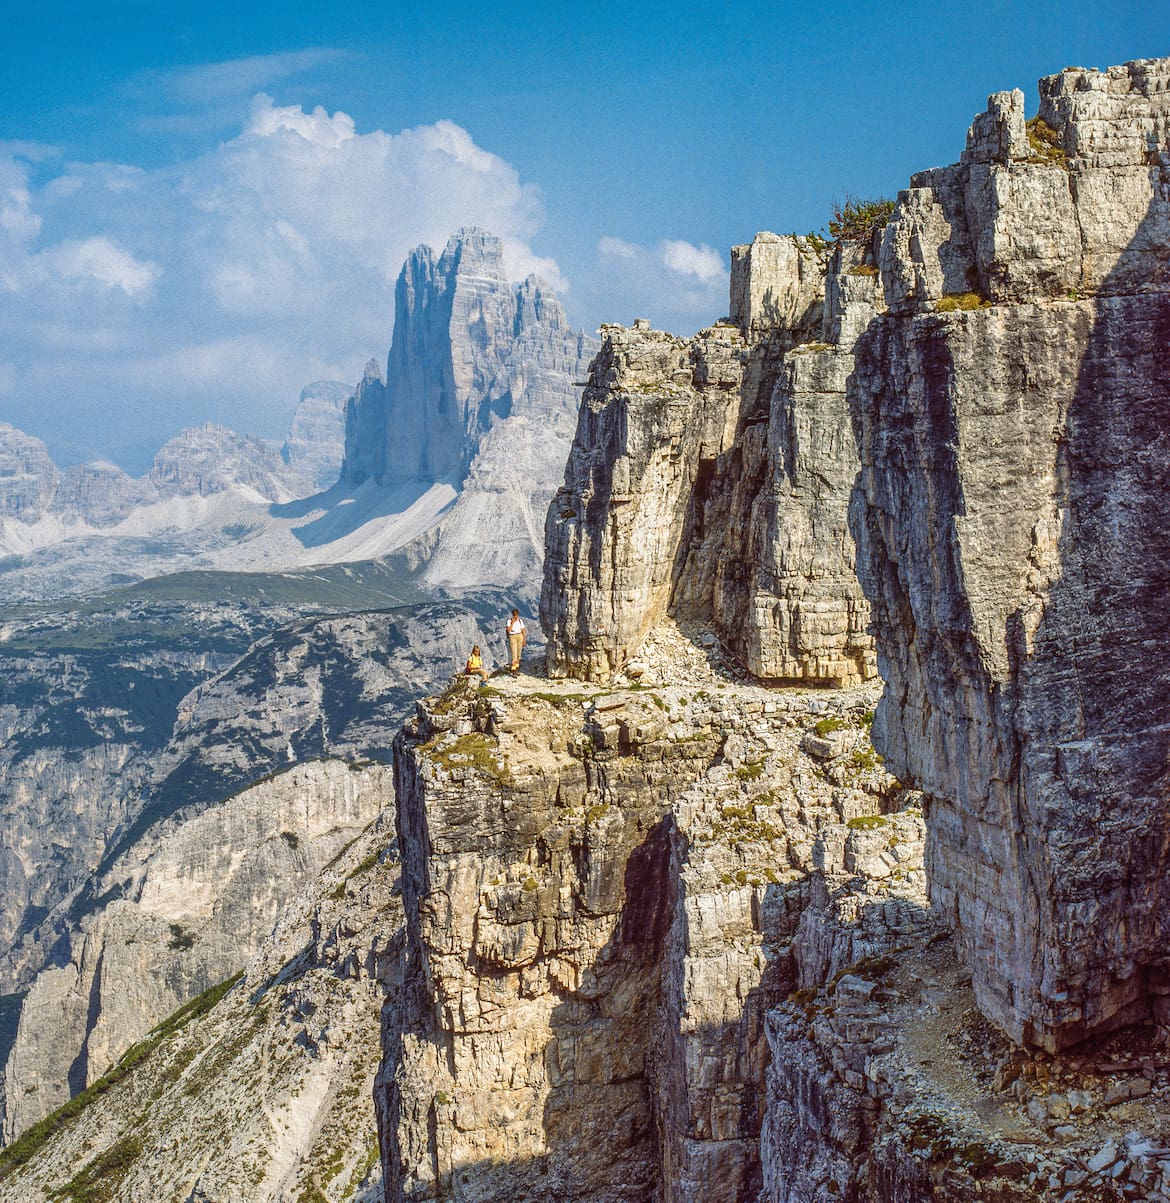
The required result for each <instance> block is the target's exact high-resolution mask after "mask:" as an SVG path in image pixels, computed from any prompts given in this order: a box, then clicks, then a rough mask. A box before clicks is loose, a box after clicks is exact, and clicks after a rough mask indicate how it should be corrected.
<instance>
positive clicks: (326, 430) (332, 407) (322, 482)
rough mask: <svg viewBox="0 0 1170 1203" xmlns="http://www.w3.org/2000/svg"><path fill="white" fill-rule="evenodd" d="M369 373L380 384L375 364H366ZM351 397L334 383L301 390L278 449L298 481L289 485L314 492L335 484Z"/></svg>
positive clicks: (345, 387)
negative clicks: (371, 371) (347, 407)
mask: <svg viewBox="0 0 1170 1203" xmlns="http://www.w3.org/2000/svg"><path fill="white" fill-rule="evenodd" d="M371 369H373V372H374V374H375V376H376V377H377V379H379V380H380V379H381V376H382V372H381V369H380V368H379V367H378V364H377V363H376V362H375V361H374V360H370V362H369V364H367V366H366V372H367V374H368V373H369V372H370V370H371ZM353 394H354V390H353V389H352V388H351V387H350V386H349V385H348V384H342V383H341V382H340V381H337V380H318V381H315V382H314V383H313V384H309V385H306V386H305V388H303V389H302V390H301V399H300V402H299V404H298V405H297V408H296V410H295V411H294V413H293V417H292V422H291V424H290V425H289V431H288V437H287V438H286V439H285V441H284V446H283V447H281V449H280V458H281V459H282V460H283V461H284V462H285V463H286V464H287V465H288V466H289V468H291V469H292V470H293V472H294V473H296V475H297V477H298V479H297V480H296V481H295V482H294V481H292V480H290V482H289V483H290V485H292V484H294V483H295V484H298V485H301V486H303V491H305V492H316V491H319V490H323V489H328V488H329V487H330V486H331V485H334V484H336V483H337V476H338V473H339V472H340V471H341V461H342V458H343V456H344V454H345V411H346V406H347V405H348V404H349V401H350V398H351V397H352V396H353Z"/></svg>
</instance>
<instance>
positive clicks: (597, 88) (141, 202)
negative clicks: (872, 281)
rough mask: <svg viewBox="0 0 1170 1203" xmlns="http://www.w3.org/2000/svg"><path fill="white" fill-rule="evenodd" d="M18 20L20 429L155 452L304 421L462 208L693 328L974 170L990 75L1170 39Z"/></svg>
mask: <svg viewBox="0 0 1170 1203" xmlns="http://www.w3.org/2000/svg"><path fill="white" fill-rule="evenodd" d="M0 13H2V14H3V16H4V28H5V38H4V41H3V46H2V48H0V98H2V100H3V105H2V107H0V115H2V116H0V420H6V421H9V422H11V423H13V424H14V425H16V426H19V427H21V428H22V429H25V430H27V431H29V433H32V434H35V435H37V436H39V437H41V438H44V439H45V440H46V441H47V442H49V444H50V448H51V450H52V451H53V452H54V453H55V454H56V455H57V456H58V457H59V459H60V460H61V461H62V462H68V461H69V460H71V459H74V458H89V457H93V456H98V455H102V456H105V457H108V458H112V459H115V460H116V461H118V462H121V463H123V464H124V466H127V467H130V468H132V469H134V470H142V469H143V468H144V467H145V466H146V464H147V462H148V460H149V454H150V453H151V452H152V451H153V450H154V449H155V448H156V447H157V446H158V445H159V444H160V443H161V442H162V441H163V440H164V439H166V438H167V437H169V436H170V435H172V434H174V433H177V431H178V430H179V429H181V428H182V427H183V426H185V425H190V424H193V423H197V422H203V421H221V422H225V423H226V424H229V425H232V426H235V427H236V428H238V429H242V430H247V431H249V432H251V433H256V434H260V435H264V436H267V437H277V438H278V437H280V436H281V434H282V433H283V431H284V428H285V426H286V425H287V422H288V418H289V415H290V414H291V410H292V407H293V405H294V404H295V401H296V397H297V394H298V392H299V389H300V387H301V386H302V385H303V384H306V383H308V382H309V381H311V380H314V379H320V378H337V379H343V380H350V381H352V380H354V379H356V378H357V377H358V376H359V375H360V372H361V369H362V366H363V364H364V362H365V360H366V359H368V358H369V357H371V356H375V357H377V358H378V359H383V358H384V356H385V354H386V350H387V347H388V345H389V338H390V327H391V322H392V316H393V315H392V305H393V282H394V277H395V276H396V274H397V270H398V267H399V266H400V264H401V260H402V258H403V255H404V254H405V252H406V251H407V250H409V249H410V247H412V246H414V245H416V244H417V243H418V242H420V241H430V242H432V243H440V244H441V243H442V241H444V240H445V238H446V236H447V234H449V233H450V232H451V231H452V230H453V229H454V228H456V226H458V225H460V224H465V223H476V224H482V225H487V226H488V227H489V228H492V229H495V230H496V232H498V233H500V234H501V235H502V236H504V237H505V239H506V243H507V247H508V262H509V267H510V270H512V271H513V272H515V273H516V274H520V273H523V272H526V271H528V270H538V271H540V272H541V273H542V274H544V275H545V276H547V277H549V278H550V279H551V280H552V281H553V282H554V283H556V284H557V285H559V286H560V287H561V288H562V289H563V299H564V301H565V304H566V307H567V309H568V311H569V315H570V318H571V319H572V320H573V321H574V322H575V323H576V324H578V325H582V326H584V327H586V328H588V329H594V328H596V326H597V325H598V323H599V322H601V321H603V320H611V319H612V320H618V321H624V322H629V321H630V320H632V318H633V317H634V316H636V315H645V316H649V317H650V318H652V319H653V320H654V322H655V324H656V325H659V326H662V327H665V328H668V329H674V330H677V331H679V332H689V331H691V330H693V329H696V328H697V327H699V326H700V325H703V324H706V323H707V322H709V321H711V320H713V319H714V318H717V317H719V316H721V315H722V314H723V312H724V311H725V308H726V259H727V249H728V247H729V246H730V245H732V244H733V243H737V242H743V241H747V240H750V238H751V237H752V235H753V234H754V233H755V232H756V231H757V230H760V229H772V230H777V231H780V232H786V231H789V230H798V231H804V230H808V229H813V228H820V227H822V226H823V225H824V223H825V221H826V218H827V215H828V213H829V210H830V208H831V205H832V203H833V201H834V199H836V198H839V197H841V196H842V195H843V194H846V193H851V194H855V195H860V196H874V195H893V194H894V193H896V192H897V190H898V189H899V188H900V187H903V186H904V185H905V184H906V182H907V179H908V176H909V175H910V173H911V172H912V171H915V170H919V169H921V168H924V167H929V166H934V165H937V164H942V163H948V162H952V161H954V160H955V159H956V158H957V157H958V155H959V152H960V151H961V149H962V145H963V137H964V134H965V131H966V128H967V125H968V123H969V122H970V119H971V117H972V116H973V115H974V114H975V113H976V112H977V111H979V110H981V109H982V108H983V107H984V104H985V102H986V97H987V94H988V93H989V92H991V91H995V90H998V89H1001V88H1010V87H1021V88H1023V89H1024V92H1025V95H1026V96H1027V98H1028V109H1029V112H1031V111H1033V110H1034V108H1035V104H1036V93H1035V84H1036V80H1037V78H1038V77H1039V76H1041V75H1044V74H1049V73H1051V72H1054V71H1057V70H1059V69H1060V68H1061V67H1064V66H1069V65H1080V66H1090V67H1091V66H1098V67H1104V66H1108V65H1109V64H1112V63H1120V62H1124V61H1125V60H1127V59H1131V58H1137V57H1148V56H1154V55H1159V54H1165V53H1170V38H1168V37H1167V23H1166V19H1165V14H1164V13H1162V12H1161V11H1160V6H1157V5H1150V4H1148V3H1141V4H1139V3H1136V2H1125V0H1122V2H1114V3H1110V2H1107V0H1106V2H1097V3H1086V2H1083V0H1066V2H1065V3H1061V4H1053V3H1044V2H1039V0H1038V2H1035V3H1030V4H1026V5H1021V4H1006V3H995V2H984V3H978V2H973V3H948V2H938V3H933V4H908V3H896V2H893V3H891V2H887V3H884V4H880V5H875V4H872V3H867V4H853V3H841V4H837V5H835V6H831V7H824V8H818V7H817V6H814V5H808V4H799V5H797V4H787V3H780V4H731V3H728V4H723V5H719V4H711V3H707V4H702V5H700V4H671V5H666V4H654V3H642V4H639V5H635V4H630V3H628V2H627V3H623V4H620V5H619V4H593V5H588V6H580V7H577V6H573V7H570V6H557V5H553V4H543V5H535V4H532V5H528V4H516V5H511V6H498V7H491V8H488V7H485V6H483V5H474V4H437V5H435V6H433V8H430V9H428V8H427V7H426V6H422V5H413V6H407V5H400V4H393V3H383V4H372V3H369V4H354V3H349V2H347V0H335V2H334V3H330V4H298V3H296V2H295V0H290V2H287V3H282V4H268V3H262V2H261V3H235V4H232V5H227V4H222V3H219V2H218V0H209V2H207V3H203V4H201V5H198V6H181V5H177V4H170V3H168V4H158V3H146V2H129V3H117V4H107V3H82V2H79V0H72V2H70V0H37V2H36V3H32V2H27V3H26V2H25V0H0ZM318 106H319V107H320V112H317V111H316V110H317V109H318Z"/></svg>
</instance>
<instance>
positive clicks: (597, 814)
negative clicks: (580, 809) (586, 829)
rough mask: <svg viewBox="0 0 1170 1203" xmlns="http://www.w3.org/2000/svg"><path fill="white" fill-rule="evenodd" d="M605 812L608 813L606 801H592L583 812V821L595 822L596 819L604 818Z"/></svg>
mask: <svg viewBox="0 0 1170 1203" xmlns="http://www.w3.org/2000/svg"><path fill="white" fill-rule="evenodd" d="M607 814H609V803H608V802H594V803H593V805H592V806H591V807H590V808H589V809H588V810H587V811H586V812H585V822H586V823H596V822H597V820H598V819H601V818H604V816H605V815H607Z"/></svg>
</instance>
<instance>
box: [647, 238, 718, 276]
mask: <svg viewBox="0 0 1170 1203" xmlns="http://www.w3.org/2000/svg"><path fill="white" fill-rule="evenodd" d="M658 250H659V254H660V255H661V256H662V263H663V266H664V267H667V268H669V269H670V270H671V271H672V272H677V273H678V274H679V275H680V276H695V277H696V278H698V279H699V280H701V281H702V282H703V283H704V284H708V283H710V282H712V281H714V280H720V281H721V280H723V279H724V278H725V277H726V276H727V268H726V267H725V266H724V264H723V256H722V255H721V254H719V252H718V251H715V250H712V249H711V247H709V246H707V245H705V244H704V245H703V246H695V245H694V244H693V243H690V242H681V241H676V240H671V239H666V240H664V241H662V242H661V243H659V246H658Z"/></svg>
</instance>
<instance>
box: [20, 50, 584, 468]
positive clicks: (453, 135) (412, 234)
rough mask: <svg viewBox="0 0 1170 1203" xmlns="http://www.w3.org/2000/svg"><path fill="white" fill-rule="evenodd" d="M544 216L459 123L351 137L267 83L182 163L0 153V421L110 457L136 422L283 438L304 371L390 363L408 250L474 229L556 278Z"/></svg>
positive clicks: (530, 190) (336, 118)
mask: <svg viewBox="0 0 1170 1203" xmlns="http://www.w3.org/2000/svg"><path fill="white" fill-rule="evenodd" d="M257 70H259V67H257ZM188 82H189V83H190V85H191V86H192V87H194V86H196V83H198V82H199V81H188ZM202 82H203V83H205V84H206V85H207V87H209V88H211V89H212V90H214V89H215V88H216V87H219V86H220V85H221V84H223V86H227V85H226V83H224V81H223V80H220V79H219V78H218V77H209V78H207V79H205V80H203V81H202ZM542 221H543V208H542V200H541V196H540V192H539V190H538V189H537V188H536V187H535V186H534V185H533V184H531V183H528V182H525V181H523V180H522V179H521V178H520V176H519V174H518V173H517V171H516V169H515V168H514V167H513V166H512V165H511V164H510V163H508V162H507V161H506V160H504V159H502V158H500V157H499V156H498V155H495V154H493V153H492V152H490V151H488V150H485V149H484V148H483V147H481V146H479V145H478V144H477V143H476V142H475V140H474V139H473V138H472V136H471V135H470V134H469V133H468V131H467V130H465V129H463V128H462V127H460V126H459V125H456V124H455V123H453V122H450V121H439V122H436V123H435V124H432V125H421V126H416V127H414V128H409V129H404V130H402V131H400V132H398V133H388V132H386V131H384V130H377V129H375V130H370V131H368V132H362V131H361V130H359V129H358V128H357V126H356V123H355V122H354V121H353V119H352V118H351V117H350V116H349V115H347V114H346V113H344V112H334V113H329V112H327V111H325V110H324V109H322V108H315V109H313V110H312V111H309V112H306V111H305V110H304V109H303V108H300V107H298V106H295V105H293V106H288V105H278V104H276V103H275V102H274V101H273V100H272V99H271V98H270V97H269V96H267V95H264V94H260V95H258V96H256V97H255V98H254V99H253V100H252V103H251V108H250V111H249V113H248V116H247V118H246V120H245V121H244V122H243V123H242V125H241V126H240V127H239V128H238V132H237V133H236V135H235V136H234V137H231V138H228V139H227V140H225V141H224V142H223V143H221V144H220V145H219V146H217V147H216V148H215V149H214V150H210V151H208V152H207V153H205V154H202V155H199V156H197V157H194V158H191V159H188V160H186V161H183V162H179V163H178V164H175V165H168V166H164V167H159V168H152V169H143V168H141V167H138V166H135V165H133V164H120V163H105V162H103V163H84V162H83V163H76V162H74V163H65V162H62V161H61V159H60V157H59V156H57V155H55V153H54V152H52V150H51V148H49V149H48V150H45V149H44V148H41V149H39V150H37V153H35V154H34V153H32V150H31V149H30V148H28V147H26V146H22V145H19V144H11V143H9V144H0V360H2V361H3V362H5V363H6V364H7V365H8V369H7V372H6V375H7V377H8V383H9V385H10V387H9V389H8V393H7V396H6V398H5V407H4V410H3V411H0V419H5V420H8V421H11V422H13V423H14V424H15V425H17V426H22V425H23V426H24V428H26V429H29V430H30V432H31V433H34V434H37V435H38V436H40V437H47V438H49V439H50V440H51V439H52V437H53V435H54V427H56V428H59V429H68V430H69V431H70V437H71V438H73V439H75V440H77V441H88V442H89V443H90V444H91V445H92V446H93V447H94V450H95V451H98V452H102V451H104V452H105V453H106V454H109V455H116V454H117V449H118V440H119V438H121V437H123V436H122V435H121V434H120V433H119V432H120V431H122V430H124V429H127V428H133V429H134V430H135V432H136V434H137V437H138V438H139V439H140V440H151V441H154V442H156V443H159V442H161V441H162V440H163V439H165V438H166V437H169V436H170V435H171V434H173V433H174V432H175V431H176V430H177V429H178V428H179V427H181V426H183V425H189V424H192V423H197V422H203V421H224V422H227V423H228V424H230V425H234V426H236V427H237V428H240V429H244V430H250V431H252V432H254V433H259V434H263V435H268V436H278V435H280V434H282V433H283V428H284V425H285V424H286V422H287V420H288V417H289V414H290V412H291V408H292V406H293V404H295V401H296V398H297V396H298V395H299V392H300V389H301V387H302V386H303V385H304V384H305V383H306V382H307V381H308V380H312V379H320V378H322V376H323V375H326V374H330V375H333V376H335V377H336V378H340V379H343V380H347V381H350V382H352V381H355V380H356V379H358V377H360V375H361V371H362V367H363V366H364V364H365V362H366V360H368V359H369V358H370V357H371V356H375V357H377V358H379V359H381V358H383V357H384V356H385V354H386V352H387V349H388V347H389V342H390V333H391V326H392V322H393V316H394V313H393V308H394V283H395V281H396V279H397V276H398V272H399V269H400V268H401V265H402V261H403V259H404V258H405V257H406V255H407V253H408V252H409V251H410V250H411V249H413V248H414V247H415V246H417V245H419V244H420V243H428V244H429V245H431V246H432V247H434V248H435V249H436V250H441V249H442V247H443V246H444V245H445V243H446V241H447V239H448V237H449V236H450V235H451V234H452V233H454V232H455V231H456V230H457V229H459V228H460V227H462V226H481V227H483V228H485V229H487V230H490V231H492V232H493V233H496V234H498V235H500V236H501V238H502V239H503V242H504V249H505V265H506V268H507V270H508V272H509V274H510V276H511V277H512V278H513V279H516V280H519V279H521V278H523V277H524V276H525V275H527V274H528V273H530V272H535V273H537V274H538V275H540V276H542V277H543V278H544V279H545V280H546V281H547V282H548V283H550V284H551V285H553V286H554V287H556V288H559V289H564V288H566V287H567V281H566V279H565V277H564V274H563V273H562V271H561V270H560V267H559V266H558V264H557V262H556V261H555V260H554V259H551V258H549V257H547V256H542V255H540V254H538V253H537V252H536V251H534V250H533V248H532V238H533V236H534V235H535V234H536V233H537V232H538V230H539V228H540V226H541V223H542Z"/></svg>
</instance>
